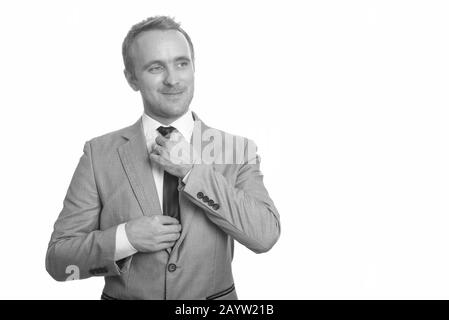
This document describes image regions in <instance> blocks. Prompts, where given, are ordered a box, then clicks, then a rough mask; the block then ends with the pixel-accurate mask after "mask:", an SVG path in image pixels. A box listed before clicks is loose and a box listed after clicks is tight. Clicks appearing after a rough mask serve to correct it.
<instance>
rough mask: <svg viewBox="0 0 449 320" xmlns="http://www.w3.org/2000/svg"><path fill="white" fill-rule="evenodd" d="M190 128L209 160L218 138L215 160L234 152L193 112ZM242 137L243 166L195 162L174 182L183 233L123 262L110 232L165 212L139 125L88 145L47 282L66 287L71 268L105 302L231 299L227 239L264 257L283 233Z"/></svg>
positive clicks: (54, 240) (58, 228) (52, 249)
mask: <svg viewBox="0 0 449 320" xmlns="http://www.w3.org/2000/svg"><path fill="white" fill-rule="evenodd" d="M194 120H195V122H194V132H193V136H192V141H191V142H193V141H194V139H196V138H198V134H200V137H204V135H206V136H208V137H210V140H209V141H202V142H201V144H200V145H199V146H200V147H199V146H198V145H195V144H194V147H195V148H196V150H197V151H198V152H205V151H208V152H209V151H210V143H211V141H214V140H215V142H219V140H220V139H221V138H222V139H223V140H222V142H223V143H222V144H221V148H220V144H216V146H218V149H217V148H216V149H215V150H214V152H213V153H212V152H210V153H209V154H210V156H211V157H212V158H213V159H214V160H217V159H224V153H226V152H228V151H236V146H235V145H234V146H232V147H231V148H232V149H233V150H229V149H230V147H229V144H228V145H226V143H225V139H228V141H229V139H234V141H237V139H238V137H236V136H232V135H229V134H226V133H224V132H222V131H219V130H216V129H213V128H210V127H208V126H206V125H205V124H204V123H203V122H202V121H201V120H200V119H199V118H198V117H197V116H196V115H195V114H194ZM195 137H196V138H195ZM225 137H226V138H225ZM242 139H243V140H240V141H243V142H244V143H243V150H244V152H245V153H244V161H240V162H241V163H237V164H235V163H234V164H229V163H228V164H223V163H220V161H214V162H216V163H209V164H195V165H194V166H193V168H192V170H191V171H190V175H189V176H188V179H187V181H186V183H185V184H184V183H183V182H182V181H181V179H180V182H179V187H178V190H179V204H180V211H181V225H182V231H181V235H180V237H179V239H178V240H177V241H176V243H175V245H174V246H173V248H172V250H161V251H158V252H152V253H141V252H138V253H136V254H134V255H132V256H130V257H127V258H125V259H122V260H120V261H114V253H115V235H116V229H117V226H118V225H119V224H121V223H124V222H126V221H129V220H131V219H134V218H138V217H140V216H142V215H146V216H151V215H160V214H162V212H161V206H160V203H159V200H158V197H157V191H156V187H155V183H154V179H153V175H152V172H151V166H150V161H149V155H148V151H147V148H146V143H145V137H144V133H143V127H142V123H141V119H139V120H138V121H137V122H136V123H135V124H134V125H132V126H130V127H127V128H124V129H121V130H118V131H115V132H112V133H109V134H106V135H103V136H101V137H97V138H94V139H92V140H90V141H88V142H86V144H85V145H84V154H83V155H82V156H81V158H80V161H79V164H78V166H77V168H76V170H75V173H74V175H73V178H72V180H71V183H70V186H69V188H68V191H67V195H66V197H65V199H64V205H63V209H62V211H61V213H60V214H59V217H58V219H57V221H56V223H55V225H54V231H53V233H52V235H51V239H50V243H49V245H48V250H47V255H46V269H47V271H48V272H49V274H50V275H51V276H52V277H53V278H54V279H56V280H58V281H65V280H67V279H68V278H69V279H73V277H71V278H70V277H69V276H70V274H71V272H72V270H75V269H76V271H77V274H76V276H77V278H80V279H85V278H89V277H92V276H103V277H105V287H104V289H103V294H102V298H103V299H236V298H237V294H236V292H235V288H234V281H233V276H232V270H231V262H232V258H233V251H234V243H233V241H234V240H237V241H238V242H240V243H241V244H243V245H244V246H246V247H247V248H249V249H251V250H252V251H254V252H256V253H262V252H266V251H268V250H269V249H270V248H271V247H272V246H273V245H274V244H275V242H276V241H277V239H278V238H279V234H280V221H279V214H278V212H277V210H276V208H275V206H274V204H273V201H272V200H271V199H270V197H269V195H268V192H267V190H266V189H265V187H264V184H263V181H262V179H263V176H262V173H261V171H260V169H259V165H260V159H259V157H258V156H255V157H251V155H250V153H249V152H248V148H249V144H250V143H251V141H250V140H248V139H244V138H242ZM200 140H201V139H200ZM236 144H238V143H236ZM199 148H200V149H201V150H198V149H199ZM207 148H209V149H207ZM227 149H228V150H227ZM217 150H219V151H218V152H217ZM235 159H236V158H235V157H234V160H235Z"/></svg>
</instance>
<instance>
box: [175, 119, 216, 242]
mask: <svg viewBox="0 0 449 320" xmlns="http://www.w3.org/2000/svg"><path fill="white" fill-rule="evenodd" d="M192 114H193V119H194V120H195V123H194V128H193V133H192V138H191V140H190V144H192V145H193V147H194V148H195V147H196V148H198V147H200V150H199V149H196V151H197V152H199V154H201V151H202V149H203V148H204V145H205V143H207V141H206V142H205V141H202V139H201V137H202V134H203V131H204V130H207V129H208V128H209V127H208V126H206V125H205V124H204V123H203V122H202V121H201V120H200V119H199V118H198V116H197V115H196V114H195V113H194V112H192ZM195 139H196V143H195ZM198 142H199V143H198ZM179 180H180V182H179V186H178V190H181V187H182V182H181V179H179ZM179 207H180V208H181V225H182V229H181V235H180V236H179V239H178V240H177V241H176V244H175V246H174V250H177V249H178V247H179V246H180V245H181V244H182V242H183V241H184V238H185V237H186V234H187V232H189V226H190V224H191V223H192V221H193V220H194V217H195V211H196V210H197V209H198V207H197V206H196V205H195V204H193V203H192V201H191V200H190V199H188V198H187V197H186V196H185V195H184V194H183V193H182V192H180V193H179Z"/></svg>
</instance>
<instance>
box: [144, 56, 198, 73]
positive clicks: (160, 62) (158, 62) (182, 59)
mask: <svg viewBox="0 0 449 320" xmlns="http://www.w3.org/2000/svg"><path fill="white" fill-rule="evenodd" d="M171 61H175V62H176V61H191V60H190V58H189V57H188V56H179V57H176V58H174V59H172V60H170V61H169V62H171ZM165 63H166V62H165V61H163V60H150V61H148V62H147V63H145V64H144V65H143V67H142V70H145V69H147V68H148V67H149V66H151V65H153V64H161V65H165Z"/></svg>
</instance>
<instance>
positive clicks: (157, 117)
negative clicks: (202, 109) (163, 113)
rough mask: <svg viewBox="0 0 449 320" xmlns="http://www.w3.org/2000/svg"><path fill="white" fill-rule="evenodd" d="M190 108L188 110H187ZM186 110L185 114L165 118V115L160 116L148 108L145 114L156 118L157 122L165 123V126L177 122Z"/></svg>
mask: <svg viewBox="0 0 449 320" xmlns="http://www.w3.org/2000/svg"><path fill="white" fill-rule="evenodd" d="M187 111H188V110H186V112H187ZM186 112H184V113H183V114H181V115H180V116H179V117H173V118H165V117H159V116H156V115H154V114H152V113H150V112H148V111H147V110H145V114H146V115H147V116H149V117H150V118H152V119H153V120H156V121H157V122H159V123H161V124H163V125H165V126H169V125H170V124H172V123H173V122H175V121H176V120H178V119H179V118H181V117H182V116H183V115H185V114H186Z"/></svg>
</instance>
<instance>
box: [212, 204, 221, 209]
mask: <svg viewBox="0 0 449 320" xmlns="http://www.w3.org/2000/svg"><path fill="white" fill-rule="evenodd" d="M212 208H213V209H214V210H218V209H219V208H220V205H219V204H218V203H216V204H214V205H213V206H212Z"/></svg>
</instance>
